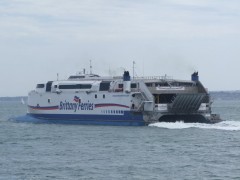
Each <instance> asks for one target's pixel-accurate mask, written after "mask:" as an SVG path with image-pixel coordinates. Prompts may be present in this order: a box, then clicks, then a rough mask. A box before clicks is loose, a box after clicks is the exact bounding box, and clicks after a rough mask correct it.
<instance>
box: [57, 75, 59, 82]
mask: <svg viewBox="0 0 240 180" xmlns="http://www.w3.org/2000/svg"><path fill="white" fill-rule="evenodd" d="M58 78H59V74H58V73H57V81H58Z"/></svg>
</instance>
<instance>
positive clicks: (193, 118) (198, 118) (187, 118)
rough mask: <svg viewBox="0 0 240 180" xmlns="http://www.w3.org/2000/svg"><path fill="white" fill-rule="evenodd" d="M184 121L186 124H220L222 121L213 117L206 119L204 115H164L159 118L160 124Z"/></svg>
mask: <svg viewBox="0 0 240 180" xmlns="http://www.w3.org/2000/svg"><path fill="white" fill-rule="evenodd" d="M177 121H183V122H185V123H208V124H213V123H218V122H221V121H222V120H221V119H220V118H216V116H215V117H213V115H211V116H210V117H206V116H204V115H202V114H183V115H163V116H161V117H160V118H159V122H177Z"/></svg>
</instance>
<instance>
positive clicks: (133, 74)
mask: <svg viewBox="0 0 240 180" xmlns="http://www.w3.org/2000/svg"><path fill="white" fill-rule="evenodd" d="M135 64H136V63H135V61H133V79H134V74H135V72H134V70H135V66H134V65H135Z"/></svg>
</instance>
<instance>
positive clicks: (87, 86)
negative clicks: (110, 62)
mask: <svg viewBox="0 0 240 180" xmlns="http://www.w3.org/2000/svg"><path fill="white" fill-rule="evenodd" d="M55 88H57V85H55ZM58 88H59V89H91V88H92V85H91V84H68V85H59V86H58Z"/></svg>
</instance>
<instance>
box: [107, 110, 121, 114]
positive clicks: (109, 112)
mask: <svg viewBox="0 0 240 180" xmlns="http://www.w3.org/2000/svg"><path fill="white" fill-rule="evenodd" d="M102 113H103V114H124V111H123V110H102Z"/></svg>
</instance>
